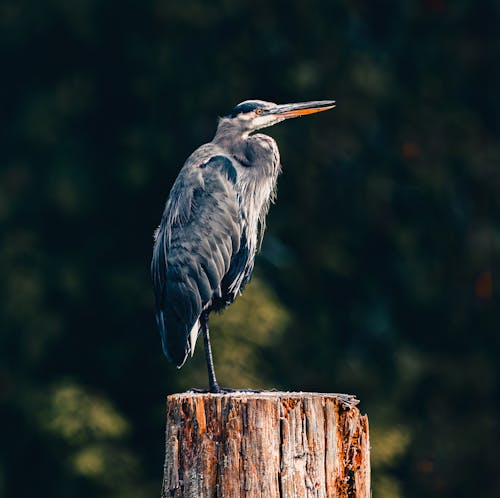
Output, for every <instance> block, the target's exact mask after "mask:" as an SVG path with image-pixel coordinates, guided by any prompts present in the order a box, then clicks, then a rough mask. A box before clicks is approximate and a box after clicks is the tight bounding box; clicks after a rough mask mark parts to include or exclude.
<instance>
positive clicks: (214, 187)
mask: <svg viewBox="0 0 500 498" xmlns="http://www.w3.org/2000/svg"><path fill="white" fill-rule="evenodd" d="M235 180H236V170H235V168H234V166H233V164H232V162H231V160H230V159H229V158H227V157H225V156H213V157H211V158H209V160H208V161H205V162H204V163H203V164H202V165H201V167H200V166H195V165H190V164H187V165H186V166H185V167H184V168H183V169H182V170H181V172H180V174H179V176H178V178H177V180H176V182H175V184H174V186H173V188H172V191H171V193H170V197H169V200H168V202H167V205H166V207H165V212H164V214H163V217H162V222H161V225H160V227H159V229H158V231H157V233H156V236H155V245H154V249H153V260H152V263H151V272H152V277H153V284H154V288H155V297H156V319H157V323H158V327H159V329H160V334H161V337H162V344H163V350H164V352H165V354H166V356H167V357H168V358H169V359H170V360H171V361H173V362H174V363H175V364H176V365H177V366H178V367H181V366H182V365H183V364H184V362H185V361H186V358H187V356H188V354H189V353H192V346H191V341H190V333H191V330H192V329H193V327H194V326H195V324H196V323H197V321H198V319H199V317H200V315H201V313H202V312H203V310H205V309H207V308H208V307H209V306H210V304H211V303H212V301H214V300H215V299H217V298H220V296H221V283H222V282H223V280H224V277H225V276H226V274H227V273H228V271H229V270H230V265H231V262H232V261H233V256H234V254H235V251H236V252H238V251H239V250H240V244H241V238H242V230H243V229H242V220H241V215H240V206H239V198H238V195H237V192H236V189H235V185H234V183H235ZM193 344H194V342H193ZM193 347H194V346H193Z"/></svg>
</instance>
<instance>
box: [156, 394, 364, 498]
mask: <svg viewBox="0 0 500 498" xmlns="http://www.w3.org/2000/svg"><path fill="white" fill-rule="evenodd" d="M356 404H357V400H356V399H355V398H354V397H353V396H348V395H344V394H319V393H302V392H298V393H297V392H261V393H246V392H234V393H230V394H199V393H192V392H188V393H183V394H173V395H171V396H169V397H168V399H167V428H166V455H165V469H164V479H163V488H162V498H167V497H169V498H170V497H175V498H180V497H182V498H187V497H190V498H191V497H192V498H204V497H226V498H230V497H231V498H232V497H248V498H250V497H266V498H272V497H287V498H296V497H315V498H316V497H318V498H319V497H325V498H333V497H335V498H370V496H371V493H370V443H369V436H368V419H367V417H366V415H364V416H363V415H361V414H360V412H359V410H358V409H357V408H356V406H355V405H356Z"/></svg>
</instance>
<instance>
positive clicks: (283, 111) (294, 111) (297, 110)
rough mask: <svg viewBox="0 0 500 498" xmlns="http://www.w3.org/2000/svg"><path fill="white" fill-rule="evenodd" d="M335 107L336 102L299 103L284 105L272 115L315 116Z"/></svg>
mask: <svg viewBox="0 0 500 498" xmlns="http://www.w3.org/2000/svg"><path fill="white" fill-rule="evenodd" d="M334 107H335V100H316V101H313V102H299V103H298V104H283V105H279V106H277V108H276V109H273V110H272V111H271V114H276V115H278V116H281V117H284V118H286V119H288V118H296V117H298V116H305V115H306V114H315V113H317V112H323V111H328V110H329V109H333V108H334Z"/></svg>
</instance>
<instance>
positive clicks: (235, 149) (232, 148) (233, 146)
mask: <svg viewBox="0 0 500 498" xmlns="http://www.w3.org/2000/svg"><path fill="white" fill-rule="evenodd" d="M247 140H248V131H247V130H244V129H242V128H240V127H238V126H235V125H234V123H231V121H229V120H226V119H224V118H221V119H220V121H219V126H218V127H217V131H216V133H215V137H214V139H213V143H215V144H217V145H219V146H220V147H222V148H223V149H225V150H227V151H228V153H229V154H234V155H238V154H239V153H240V152H241V151H243V150H244V149H245V147H246V143H247Z"/></svg>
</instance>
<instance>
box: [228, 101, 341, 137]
mask: <svg viewBox="0 0 500 498" xmlns="http://www.w3.org/2000/svg"><path fill="white" fill-rule="evenodd" d="M333 107H335V100H316V101H312V102H299V103H297V104H274V103H273V102H265V101H264V100H245V101H244V102H241V103H240V104H238V105H237V106H236V107H234V108H233V109H232V110H231V112H230V113H229V114H226V115H225V116H224V117H223V118H222V119H223V120H224V121H225V122H226V123H230V124H232V125H234V126H235V127H237V128H239V129H241V130H242V131H243V132H246V133H251V132H253V131H256V130H260V129H261V128H267V127H268V126H273V125H275V124H276V123H279V122H281V121H284V120H285V119H290V118H296V117H298V116H304V115H306V114H313V113H316V112H321V111H327V110H328V109H332V108H333Z"/></svg>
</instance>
